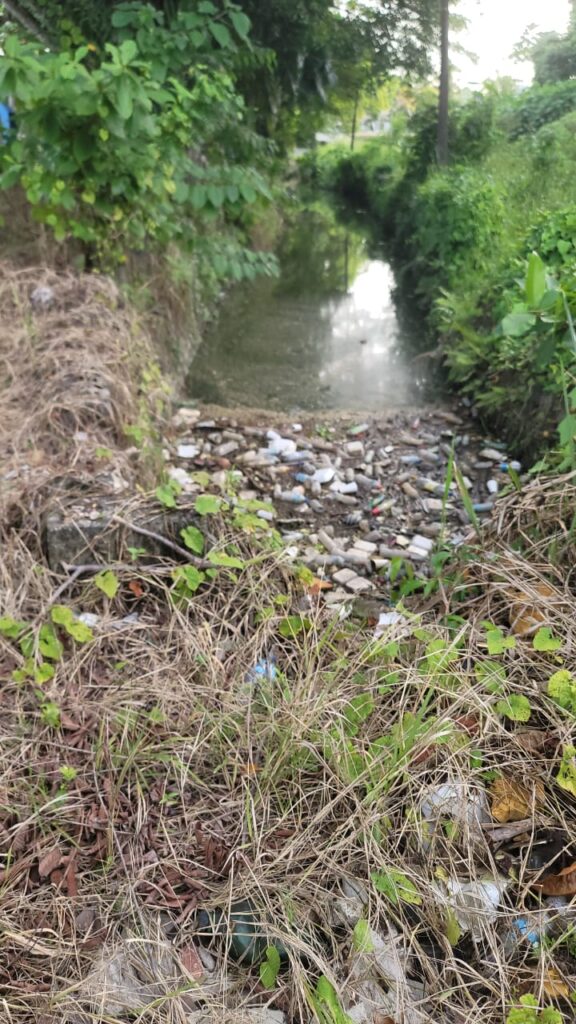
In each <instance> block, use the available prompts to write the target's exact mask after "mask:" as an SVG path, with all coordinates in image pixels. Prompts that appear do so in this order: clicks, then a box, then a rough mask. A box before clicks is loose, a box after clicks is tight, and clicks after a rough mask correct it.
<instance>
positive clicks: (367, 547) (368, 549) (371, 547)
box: [354, 540, 378, 555]
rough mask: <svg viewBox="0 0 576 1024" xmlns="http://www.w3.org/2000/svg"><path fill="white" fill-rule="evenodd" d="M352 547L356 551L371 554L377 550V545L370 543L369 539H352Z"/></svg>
mask: <svg viewBox="0 0 576 1024" xmlns="http://www.w3.org/2000/svg"><path fill="white" fill-rule="evenodd" d="M354 548H355V549H356V550H357V551H363V552H364V554H367V555H372V554H374V552H375V551H377V550H378V546H377V545H376V544H371V543H370V541H367V540H356V541H354Z"/></svg>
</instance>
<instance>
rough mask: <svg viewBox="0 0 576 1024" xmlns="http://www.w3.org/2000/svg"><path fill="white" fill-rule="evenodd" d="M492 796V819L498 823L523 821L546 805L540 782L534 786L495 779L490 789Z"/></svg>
mask: <svg viewBox="0 0 576 1024" xmlns="http://www.w3.org/2000/svg"><path fill="white" fill-rule="evenodd" d="M490 793H491V796H492V808H491V810H492V817H493V818H495V819H496V821H498V822H501V823H505V822H508V821H523V820H524V818H526V817H528V815H529V814H531V813H532V811H533V810H534V809H536V808H538V807H541V806H542V804H543V803H544V798H545V792H544V786H543V784H542V783H541V782H540V781H537V782H535V783H534V784H533V785H532V786H525V785H523V783H521V782H515V781H514V779H509V778H506V777H503V778H500V779H494V782H493V783H492V785H491V787H490Z"/></svg>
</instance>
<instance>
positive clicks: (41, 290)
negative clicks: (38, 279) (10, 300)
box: [30, 284, 54, 309]
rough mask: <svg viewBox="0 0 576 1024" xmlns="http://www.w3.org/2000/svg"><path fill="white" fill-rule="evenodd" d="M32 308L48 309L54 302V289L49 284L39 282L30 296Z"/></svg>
mask: <svg viewBox="0 0 576 1024" xmlns="http://www.w3.org/2000/svg"><path fill="white" fill-rule="evenodd" d="M30 301H31V302H32V305H33V306H34V309H50V306H51V305H52V304H53V302H54V289H53V288H50V287H49V285H41V284H39V285H38V286H37V288H35V289H34V291H33V292H32V294H31V296H30Z"/></svg>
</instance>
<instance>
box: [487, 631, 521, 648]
mask: <svg viewBox="0 0 576 1024" xmlns="http://www.w3.org/2000/svg"><path fill="white" fill-rule="evenodd" d="M486 644H487V646H488V654H503V653H504V651H509V650H514V648H515V647H516V638H515V637H513V636H507V637H505V636H504V634H503V632H502V630H501V629H496V628H495V627H494V628H491V629H487V630H486Z"/></svg>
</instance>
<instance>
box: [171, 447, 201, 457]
mask: <svg viewBox="0 0 576 1024" xmlns="http://www.w3.org/2000/svg"><path fill="white" fill-rule="evenodd" d="M176 452H177V455H178V458H179V459H195V458H196V456H197V455H199V454H200V449H199V448H198V446H197V445H195V444H179V445H178V448H177V450H176Z"/></svg>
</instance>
